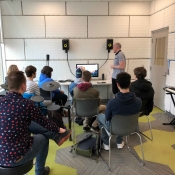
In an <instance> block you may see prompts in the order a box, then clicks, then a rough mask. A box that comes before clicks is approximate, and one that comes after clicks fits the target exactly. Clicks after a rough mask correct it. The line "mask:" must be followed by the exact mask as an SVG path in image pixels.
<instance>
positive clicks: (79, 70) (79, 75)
mask: <svg viewBox="0 0 175 175" xmlns="http://www.w3.org/2000/svg"><path fill="white" fill-rule="evenodd" d="M81 77H82V70H81V68H80V67H79V68H77V70H76V78H81Z"/></svg>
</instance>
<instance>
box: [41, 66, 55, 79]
mask: <svg viewBox="0 0 175 175" xmlns="http://www.w3.org/2000/svg"><path fill="white" fill-rule="evenodd" d="M52 72H53V69H52V68H51V67H50V66H44V67H43V69H42V70H41V73H43V74H45V75H47V77H49V78H51V75H52Z"/></svg>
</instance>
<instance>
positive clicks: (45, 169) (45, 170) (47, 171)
mask: <svg viewBox="0 0 175 175" xmlns="http://www.w3.org/2000/svg"><path fill="white" fill-rule="evenodd" d="M49 173H50V168H49V167H48V166H46V167H45V168H44V173H43V174H42V175H49Z"/></svg>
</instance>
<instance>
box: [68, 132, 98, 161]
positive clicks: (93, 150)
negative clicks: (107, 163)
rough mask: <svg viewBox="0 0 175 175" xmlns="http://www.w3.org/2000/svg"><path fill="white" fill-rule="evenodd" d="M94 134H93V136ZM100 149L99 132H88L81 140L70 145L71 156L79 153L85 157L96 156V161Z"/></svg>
mask: <svg viewBox="0 0 175 175" xmlns="http://www.w3.org/2000/svg"><path fill="white" fill-rule="evenodd" d="M94 135H95V136H94ZM99 151H100V136H99V133H96V134H88V135H86V136H85V137H84V138H83V139H82V140H81V141H79V142H77V143H76V144H74V145H73V146H72V147H71V151H70V152H71V153H72V154H73V157H75V156H76V155H81V156H85V157H92V158H93V157H94V156H95V157H96V161H98V157H99Z"/></svg>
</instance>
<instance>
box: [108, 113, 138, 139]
mask: <svg viewBox="0 0 175 175" xmlns="http://www.w3.org/2000/svg"><path fill="white" fill-rule="evenodd" d="M139 116H140V112H139V113H137V114H133V115H125V116H123V115H114V116H113V117H112V120H111V127H110V132H111V134H112V135H120V136H125V135H129V134H130V133H133V132H135V131H136V129H137V126H138V118H139Z"/></svg>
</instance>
